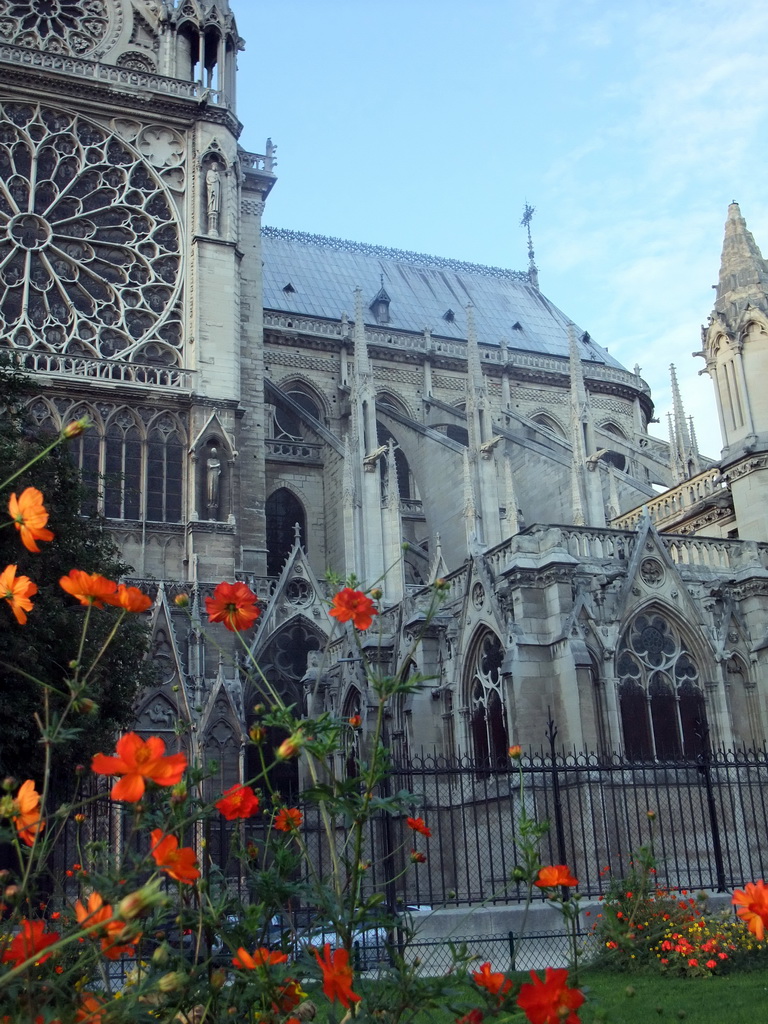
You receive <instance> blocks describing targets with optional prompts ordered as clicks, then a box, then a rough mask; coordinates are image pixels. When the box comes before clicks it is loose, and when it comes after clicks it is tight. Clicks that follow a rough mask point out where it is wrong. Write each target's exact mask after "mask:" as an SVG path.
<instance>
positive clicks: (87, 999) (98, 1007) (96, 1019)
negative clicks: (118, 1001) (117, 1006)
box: [75, 992, 106, 1024]
mask: <svg viewBox="0 0 768 1024" xmlns="http://www.w3.org/2000/svg"><path fill="white" fill-rule="evenodd" d="M105 1005H106V1004H105V1003H104V1000H103V999H99V997H98V996H95V995H94V994H93V992H83V993H82V995H81V996H80V1007H79V1009H78V1011H77V1013H76V1014H75V1024H102V1016H101V1015H102V1013H103V1012H104V1007H105Z"/></svg>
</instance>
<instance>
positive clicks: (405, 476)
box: [376, 420, 414, 501]
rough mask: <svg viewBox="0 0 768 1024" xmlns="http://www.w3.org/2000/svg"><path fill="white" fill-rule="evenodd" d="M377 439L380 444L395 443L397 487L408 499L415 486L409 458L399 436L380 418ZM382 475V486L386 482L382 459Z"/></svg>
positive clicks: (377, 424)
mask: <svg viewBox="0 0 768 1024" xmlns="http://www.w3.org/2000/svg"><path fill="white" fill-rule="evenodd" d="M376 441H377V443H378V444H380V445H381V444H389V442H390V441H392V443H393V444H394V445H395V471H396V472H397V489H398V490H399V491H400V497H401V498H402V499H403V500H405V501H407V500H408V499H409V498H412V497H413V496H414V495H413V490H414V488H413V487H412V485H411V467H410V466H409V465H408V459H406V457H405V454H404V453H403V450H402V448H400V446H399V445H398V443H397V438H396V437H395V436H394V434H392V433H391V431H389V430H387V428H386V427H385V426H384V424H383V423H381V422H380V421H379V420H377V421H376ZM379 465H380V466H381V467H382V468H381V475H382V487H384V486H385V484H386V478H387V477H386V473H387V470H386V466H387V464H386V462H385V460H384V459H381V461H380V462H379Z"/></svg>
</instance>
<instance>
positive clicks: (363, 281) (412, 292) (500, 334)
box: [262, 227, 623, 369]
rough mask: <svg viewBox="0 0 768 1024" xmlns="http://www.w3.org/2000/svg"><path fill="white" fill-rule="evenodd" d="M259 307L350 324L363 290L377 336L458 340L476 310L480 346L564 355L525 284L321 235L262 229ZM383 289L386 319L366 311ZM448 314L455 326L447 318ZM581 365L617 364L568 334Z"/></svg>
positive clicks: (505, 274) (549, 306) (562, 318)
mask: <svg viewBox="0 0 768 1024" xmlns="http://www.w3.org/2000/svg"><path fill="white" fill-rule="evenodd" d="M262 246H263V252H262V258H263V261H264V308H265V309H271V310H276V311H280V312H285V313H296V314H299V315H304V316H314V317H321V318H324V319H329V320H338V319H339V318H340V316H341V314H342V313H343V312H346V313H347V314H348V316H349V317H350V319H354V290H355V288H356V287H358V286H359V287H360V288H361V289H362V292H363V308H364V311H365V322H366V324H369V325H370V326H372V327H378V328H379V329H384V330H386V329H388V328H389V329H392V330H400V331H412V332H415V333H417V334H421V333H422V332H423V330H424V328H425V327H428V328H429V329H430V330H431V331H432V334H433V335H435V336H436V337H442V338H450V339H458V340H465V339H466V336H467V334H466V322H467V317H466V311H465V310H466V306H467V305H468V304H469V303H472V305H473V306H474V310H475V328H476V332H477V339H478V341H479V342H480V344H486V345H498V344H499V340H500V339H501V338H504V339H505V340H506V342H507V347H508V348H509V349H519V350H521V351H524V352H536V353H542V354H544V355H552V356H563V357H565V358H568V354H569V348H568V324H569V323H570V322H571V321H570V320H569V318H568V317H567V316H566V315H565V314H564V313H563V312H561V311H560V310H559V309H558V308H557V306H555V305H553V303H551V302H550V301H549V299H547V298H546V297H545V296H544V295H542V294H541V292H540V291H538V290H537V289H536V288H534V287H533V286H532V285H531V284H530V283H529V281H528V275H527V274H525V273H523V272H521V271H516V270H504V269H503V268H500V267H483V266H480V265H479V264H475V263H462V262H460V261H458V260H450V259H442V258H440V257H436V256H426V255H422V254H419V253H412V252H405V251H401V250H399V249H386V248H383V247H379V246H373V245H365V244H363V243H360V242H348V241H344V240H342V239H339V238H327V237H325V236H323V235H310V234H305V233H304V232H300V231H288V230H285V229H281V228H273V227H264V228H263V229H262ZM382 286H383V287H384V289H385V290H386V293H387V295H388V297H389V299H390V305H389V322H388V324H386V325H382V324H378V323H377V321H376V318H375V317H374V315H373V313H372V312H371V310H370V309H369V308H368V307H369V304H370V303H371V302H372V301H373V299H374V298H375V296H376V295H377V293H378V292H379V290H380V289H381V288H382ZM449 311H452V313H453V317H454V319H453V320H451V319H450V317H449V318H448V319H446V314H447V313H448V312H449ZM576 332H577V336H578V338H579V339H580V340H579V346H580V349H581V355H582V359H583V360H587V361H592V362H598V363H604V364H606V365H608V366H615V367H620V368H622V369H623V367H622V364H621V363H619V362H618V361H617V360H616V359H614V358H613V357H612V356H611V355H609V354H608V352H607V351H606V350H605V349H604V348H601V347H600V346H599V345H597V344H596V343H595V342H594V341H592V340H591V339H589V338H587V340H584V337H583V335H584V332H583V331H582V330H581V328H578V327H577V328H576Z"/></svg>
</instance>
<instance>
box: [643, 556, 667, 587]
mask: <svg viewBox="0 0 768 1024" xmlns="http://www.w3.org/2000/svg"><path fill="white" fill-rule="evenodd" d="M640 577H641V579H642V581H643V583H645V584H646V586H649V587H658V586H659V585H660V584H661V583H662V582H663V580H664V566H663V565H662V564H661V562H660V561H659V560H658V559H656V558H644V559H643V561H642V562H641V564H640Z"/></svg>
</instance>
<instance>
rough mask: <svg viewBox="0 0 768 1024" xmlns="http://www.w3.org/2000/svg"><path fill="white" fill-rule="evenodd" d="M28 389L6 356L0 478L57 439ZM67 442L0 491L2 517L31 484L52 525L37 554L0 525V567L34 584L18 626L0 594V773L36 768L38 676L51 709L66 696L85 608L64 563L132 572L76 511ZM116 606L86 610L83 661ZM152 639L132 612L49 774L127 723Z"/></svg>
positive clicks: (82, 757) (98, 527) (30, 773)
mask: <svg viewBox="0 0 768 1024" xmlns="http://www.w3.org/2000/svg"><path fill="white" fill-rule="evenodd" d="M33 393H34V390H33V387H32V385H31V383H30V381H29V380H28V378H26V377H25V376H23V375H22V374H20V373H19V372H17V371H16V370H15V369H14V368H13V367H12V366H10V365H8V364H5V365H0V394H2V396H3V398H2V406H1V407H0V480H5V479H7V477H8V476H10V475H11V473H13V472H15V471H16V470H17V469H19V468H20V467H21V466H23V465H25V464H26V463H27V462H28V461H29V460H31V459H33V458H34V457H35V456H36V455H38V454H39V453H40V452H41V451H42V450H43V449H45V448H46V447H47V446H48V445H50V443H51V441H52V440H53V438H52V437H51V436H50V435H45V434H40V433H39V432H36V431H35V430H34V429H33V427H32V425H31V422H30V419H29V417H28V416H27V414H26V412H25V405H26V402H27V401H28V400H29V398H30V397H31V395H32V394H33ZM67 448H68V443H67V442H64V443H63V444H62V445H60V446H59V447H58V448H55V449H54V450H53V451H52V452H50V453H49V454H47V455H45V456H44V457H43V458H42V459H41V460H40V461H38V462H36V463H35V464H34V465H33V466H32V467H31V468H30V469H28V470H26V471H25V472H24V473H23V474H22V475H21V476H20V477H18V478H17V479H16V480H14V481H13V483H12V485H11V486H10V487H9V488H6V489H4V490H3V492H2V494H0V501H1V502H2V509H3V515H2V518H1V519H0V521H3V522H6V523H7V522H8V519H9V516H8V514H7V505H8V498H9V496H10V494H11V493H12V492H16V493H17V494H19V493H21V491H22V490H23V489H24V488H25V487H28V486H33V487H37V488H38V489H39V490H41V491H42V492H43V495H44V498H45V506H46V508H47V509H48V512H49V513H50V519H49V523H48V526H49V527H50V529H51V530H52V531H53V533H54V535H55V539H54V540H53V541H52V542H50V543H42V544H41V545H40V548H41V550H40V553H39V554H34V553H31V552H29V551H27V550H26V549H25V548H24V547H23V545H22V544H21V543H20V541H19V535H18V532H17V531H16V529H14V528H13V527H12V526H5V527H4V528H3V529H2V530H0V568H2V567H3V566H5V565H8V564H13V565H17V566H18V573H19V574H24V575H26V576H29V578H30V579H31V580H33V581H34V582H35V583H36V584H37V586H38V588H39V589H38V593H37V594H36V595H35V597H34V608H33V610H32V611H31V612H30V613H29V618H28V621H27V623H26V625H24V626H21V625H19V624H18V623H17V622H16V620H15V619H14V617H13V615H12V614H11V611H10V609H9V608H7V607H6V606H5V603H4V602H0V604H2V607H0V694H2V708H3V711H2V714H1V715H0V773H3V774H6V775H14V776H18V777H32V778H40V773H41V767H42V761H43V749H42V746H41V744H40V742H39V741H40V730H39V728H38V725H37V721H36V715H37V716H39V715H40V712H41V709H42V706H43V700H44V694H45V692H46V690H45V688H44V687H43V686H41V685H40V684H41V683H44V684H48V687H50V688H52V689H48V690H47V692H48V694H49V699H50V701H51V706H52V709H53V710H54V711H55V710H56V708H57V706H58V707H60V706H61V703H62V700H63V698H62V697H59V696H57V695H56V694H55V693H54V692H53V690H58V691H61V690H62V689H66V688H65V687H63V686H62V684H63V681H64V680H66V679H67V678H68V677H69V675H70V672H71V670H70V663H71V662H72V659H74V658H75V657H76V656H77V649H78V643H79V638H80V634H81V632H82V627H83V621H84V615H85V612H86V609H85V608H83V607H81V606H80V605H79V604H78V603H77V602H76V601H74V600H73V599H72V598H70V597H68V596H67V595H66V594H65V593H64V591H63V590H62V589H61V587H60V586H59V579H60V578H61V577H62V576H65V575H66V574H67V573H68V572H69V570H70V569H82V570H84V571H86V572H91V573H93V572H97V573H100V574H101V575H103V576H106V577H108V578H109V579H119V578H120V577H121V576H125V575H126V574H128V573H129V572H130V567H129V566H128V565H126V564H125V563H124V562H123V561H122V560H121V559H120V557H119V553H118V551H117V548H116V547H115V545H114V543H113V541H112V540H111V538H110V537H109V535H108V534H107V533H106V532H105V530H104V528H103V524H102V523H101V522H100V521H99V520H96V519H89V518H84V517H83V516H81V514H80V507H81V502H82V496H83V491H82V487H81V484H80V478H79V474H78V471H77V468H76V467H75V465H74V464H73V462H72V459H71V457H70V455H69V452H68V450H67ZM118 615H119V611H118V609H116V608H107V607H105V608H104V609H93V610H92V611H91V615H90V622H89V625H88V634H87V639H86V642H85V646H84V650H83V656H82V663H83V664H84V665H86V666H87V665H89V664H90V663H91V661H92V660H93V659H94V658H95V657H96V655H97V653H98V651H99V650H100V648H101V645H102V643H103V641H104V640H105V639H106V637H107V635H108V633H109V631H110V629H111V627H112V626H113V624H114V621H115V618H116V617H117V616H118ZM148 642H149V637H148V630H147V626H146V624H145V622H144V621H142V620H141V619H140V617H139V616H134V615H131V616H128V617H127V620H126V621H125V622H124V623H123V624H122V626H121V628H120V629H119V630H118V632H117V635H116V637H115V638H114V640H113V641H112V643H111V644H110V645H109V647H108V649H107V651H106V653H105V654H104V656H103V657H102V658H101V660H100V661H99V663H98V665H97V667H96V668H95V670H94V672H93V673H92V675H91V676H90V677H89V680H88V687H87V694H86V696H87V697H88V698H90V699H91V700H92V702H93V703H94V705H95V707H91V705H90V704H89V703H87V702H86V705H85V709H84V710H83V711H82V712H81V713H80V715H79V716H77V717H78V723H77V728H76V729H75V730H74V732H73V734H72V735H68V738H67V742H66V743H65V744H63V745H62V746H60V747H58V748H56V749H55V751H54V769H55V770H54V774H53V778H54V779H56V778H57V777H58V778H62V779H64V778H71V772H72V769H73V767H74V766H75V765H77V764H80V763H82V764H88V763H89V762H90V758H91V756H92V754H94V753H95V752H97V751H98V750H111V749H112V747H113V744H114V740H115V736H116V734H117V733H118V732H119V731H120V730H121V729H123V728H124V727H125V726H126V725H129V724H130V722H131V721H132V717H133V708H134V702H135V699H136V696H137V694H138V692H139V690H140V689H141V688H142V687H143V686H146V685H148V684H150V683H151V682H152V680H153V670H152V668H151V665H150V664H149V662H148V661H147V660H145V655H146V652H147V648H148ZM30 677H35V678H36V679H37V680H39V681H40V682H36V681H34V680H33V679H32V678H30Z"/></svg>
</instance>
